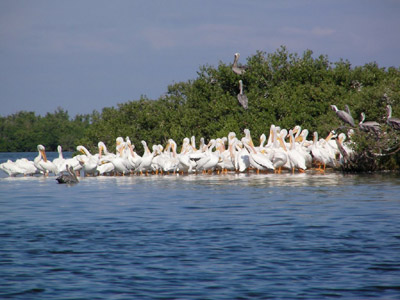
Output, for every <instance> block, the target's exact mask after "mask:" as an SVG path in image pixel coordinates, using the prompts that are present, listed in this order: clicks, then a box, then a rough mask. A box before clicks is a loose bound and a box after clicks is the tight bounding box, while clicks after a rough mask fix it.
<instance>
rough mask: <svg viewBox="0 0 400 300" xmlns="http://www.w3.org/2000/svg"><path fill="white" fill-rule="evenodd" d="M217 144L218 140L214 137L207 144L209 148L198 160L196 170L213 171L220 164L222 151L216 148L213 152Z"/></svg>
mask: <svg viewBox="0 0 400 300" xmlns="http://www.w3.org/2000/svg"><path fill="white" fill-rule="evenodd" d="M215 146H216V140H215V139H212V140H210V142H209V143H208V145H207V150H206V151H205V156H204V157H202V158H200V159H199V160H198V161H197V162H196V171H204V172H207V171H209V172H212V171H213V170H214V169H215V167H216V166H217V165H218V162H219V161H220V152H219V150H216V151H215V152H213V149H214V148H215Z"/></svg>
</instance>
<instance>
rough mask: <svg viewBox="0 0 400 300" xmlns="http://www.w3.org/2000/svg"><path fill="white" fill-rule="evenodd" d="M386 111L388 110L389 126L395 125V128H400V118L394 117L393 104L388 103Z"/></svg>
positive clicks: (387, 121)
mask: <svg viewBox="0 0 400 300" xmlns="http://www.w3.org/2000/svg"><path fill="white" fill-rule="evenodd" d="M386 111H387V120H386V123H387V124H388V125H389V126H391V127H393V129H396V130H400V119H399V118H393V117H392V106H390V105H387V106H386Z"/></svg>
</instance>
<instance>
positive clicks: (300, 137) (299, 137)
mask: <svg viewBox="0 0 400 300" xmlns="http://www.w3.org/2000/svg"><path fill="white" fill-rule="evenodd" d="M294 141H295V142H298V143H301V142H302V141H303V137H302V136H301V135H299V136H298V137H297V138H295V139H294Z"/></svg>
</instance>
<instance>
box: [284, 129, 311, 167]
mask: <svg viewBox="0 0 400 300" xmlns="http://www.w3.org/2000/svg"><path fill="white" fill-rule="evenodd" d="M289 136H290V148H289V150H288V160H289V162H290V167H291V169H292V173H294V169H295V168H296V169H298V170H299V171H300V172H304V170H305V169H307V166H306V161H305V158H304V156H303V155H302V154H301V153H300V152H299V150H298V149H297V147H296V142H295V141H294V135H293V130H292V129H290V130H289Z"/></svg>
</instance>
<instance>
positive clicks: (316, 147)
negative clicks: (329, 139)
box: [311, 131, 330, 172]
mask: <svg viewBox="0 0 400 300" xmlns="http://www.w3.org/2000/svg"><path fill="white" fill-rule="evenodd" d="M311 153H312V155H313V157H314V159H315V160H316V162H317V163H318V164H319V166H318V168H317V170H318V171H321V172H325V168H326V164H327V163H328V162H329V161H330V157H329V154H328V152H327V151H326V149H324V148H323V147H322V146H321V144H320V142H319V141H318V132H316V131H314V142H313V145H312V147H311ZM321 165H323V166H324V168H323V169H322V168H321Z"/></svg>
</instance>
